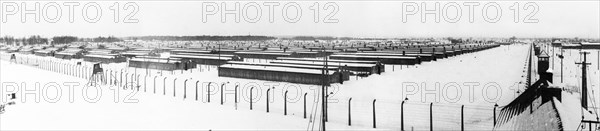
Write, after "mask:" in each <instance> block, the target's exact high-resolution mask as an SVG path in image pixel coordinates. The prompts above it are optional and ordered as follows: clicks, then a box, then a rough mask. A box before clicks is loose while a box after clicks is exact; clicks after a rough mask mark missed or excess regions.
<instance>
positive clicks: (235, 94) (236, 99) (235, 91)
mask: <svg viewBox="0 0 600 131" xmlns="http://www.w3.org/2000/svg"><path fill="white" fill-rule="evenodd" d="M238 86H239V85H235V90H234V97H235V98H234V99H235V100H234V102H235V104H237V103H238V98H237V96H238V95H237V89H238ZM236 109H237V105H236Z"/></svg>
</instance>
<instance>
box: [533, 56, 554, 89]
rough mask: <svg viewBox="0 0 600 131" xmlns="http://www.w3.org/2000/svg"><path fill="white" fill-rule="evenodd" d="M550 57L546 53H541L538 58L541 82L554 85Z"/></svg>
mask: <svg viewBox="0 0 600 131" xmlns="http://www.w3.org/2000/svg"><path fill="white" fill-rule="evenodd" d="M549 60H550V56H548V53H546V52H545V51H542V52H540V55H539V56H538V68H537V71H538V74H539V75H540V79H541V80H547V81H548V82H550V83H552V70H551V69H550V70H549V68H550V61H549Z"/></svg>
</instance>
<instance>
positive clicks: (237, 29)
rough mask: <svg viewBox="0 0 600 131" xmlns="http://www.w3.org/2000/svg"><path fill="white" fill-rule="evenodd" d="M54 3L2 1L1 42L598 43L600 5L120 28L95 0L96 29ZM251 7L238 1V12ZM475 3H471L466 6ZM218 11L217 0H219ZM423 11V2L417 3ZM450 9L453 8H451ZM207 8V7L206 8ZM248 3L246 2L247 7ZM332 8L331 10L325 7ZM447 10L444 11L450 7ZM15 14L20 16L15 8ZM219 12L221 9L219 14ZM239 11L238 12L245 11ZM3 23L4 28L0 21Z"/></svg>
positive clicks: (192, 13) (191, 12) (377, 8)
mask: <svg viewBox="0 0 600 131" xmlns="http://www.w3.org/2000/svg"><path fill="white" fill-rule="evenodd" d="M50 2H53V1H39V3H40V9H39V10H42V12H47V13H42V14H43V15H41V17H42V18H41V19H40V22H39V23H36V22H35V20H34V15H26V17H25V18H26V22H24V23H23V22H21V17H22V16H21V12H17V13H16V14H15V15H10V13H11V12H10V11H12V10H13V8H12V7H10V6H11V5H12V3H16V4H17V5H18V6H19V7H21V4H22V3H21V1H1V2H0V3H2V4H1V5H2V6H0V11H1V12H2V15H0V19H2V22H1V25H0V36H7V35H8V36H16V37H24V36H29V35H42V36H45V37H52V36H59V35H73V36H80V37H97V36H108V35H113V36H119V37H123V36H145V35H269V36H292V35H311V36H314V35H318V36H348V37H510V36H517V37H580V38H598V37H600V2H599V1H597V0H596V1H568V2H567V1H533V2H534V3H535V5H537V7H539V8H538V9H539V10H538V12H537V13H536V14H535V15H533V17H532V18H534V19H537V20H538V22H537V23H524V22H523V19H524V17H525V16H526V15H528V14H530V13H531V11H532V10H533V6H528V7H530V8H528V9H527V10H526V9H525V8H524V6H525V5H526V3H527V2H523V1H517V3H519V7H520V10H519V14H520V18H519V22H517V23H515V22H514V21H513V19H514V10H511V9H510V7H511V6H513V4H514V3H515V1H501V2H497V3H498V4H499V5H500V8H501V9H502V15H501V17H500V19H499V21H498V22H496V23H490V22H486V21H485V20H484V18H483V16H482V14H483V6H484V5H485V4H488V3H490V2H477V3H479V5H478V6H475V7H474V17H473V18H474V22H473V23H471V22H469V8H468V7H467V6H464V5H463V4H465V3H467V2H469V1H458V2H456V4H458V5H460V8H461V10H462V13H461V14H462V16H461V17H460V19H459V20H458V21H457V22H456V23H450V22H447V21H445V20H444V18H443V16H442V18H441V21H440V22H439V23H436V22H435V20H434V15H427V16H426V18H427V20H426V22H425V23H423V22H421V16H420V12H419V13H417V15H411V16H408V17H407V19H406V21H407V22H406V23H404V22H403V21H402V12H403V8H402V4H403V2H404V4H407V3H406V1H403V2H400V1H333V2H334V3H335V4H336V5H337V7H338V9H339V11H338V12H337V13H336V14H335V15H333V17H332V18H334V19H337V20H338V22H337V23H323V21H322V20H323V19H324V18H323V17H325V16H326V15H327V14H329V13H330V11H331V9H333V8H329V10H325V9H324V8H323V6H324V5H325V4H326V3H327V1H317V2H318V3H319V5H320V7H321V8H320V10H319V13H320V15H319V17H320V21H319V22H318V23H315V22H314V21H313V17H314V11H313V10H311V9H310V6H313V4H314V1H311V2H306V1H302V2H297V3H298V5H300V7H301V12H302V16H301V17H300V18H299V21H298V22H296V23H289V22H286V21H285V20H284V18H283V15H282V14H283V13H282V12H283V10H284V9H283V6H284V5H285V4H288V3H290V2H293V1H279V2H277V1H268V2H276V3H279V6H276V7H274V17H273V19H274V22H273V23H271V22H269V16H268V14H269V8H268V7H267V6H264V4H265V3H267V2H265V1H261V2H256V3H257V4H259V5H260V8H261V12H262V13H261V14H262V15H261V16H262V17H261V18H260V19H259V20H258V22H256V23H249V22H247V21H245V20H244V19H243V17H244V16H248V17H250V18H251V17H255V16H256V13H255V12H256V10H255V8H248V12H249V13H243V14H244V15H242V16H241V17H242V18H241V20H240V22H239V23H236V22H235V21H234V16H233V15H227V17H226V18H227V22H225V23H222V22H221V20H220V19H221V17H222V16H220V12H219V13H217V14H216V15H209V16H208V17H207V19H206V21H207V22H206V23H204V22H203V20H202V12H203V8H202V7H203V6H202V4H203V2H205V1H178V2H172V1H134V2H135V3H136V5H137V7H139V11H138V12H137V14H135V15H134V17H133V18H135V19H137V20H139V22H137V23H123V21H122V19H123V17H125V16H126V15H128V14H129V13H130V11H131V9H133V8H129V10H125V9H123V6H124V5H125V3H126V1H118V3H120V4H119V6H120V7H121V10H120V11H119V14H120V15H119V16H120V17H121V18H120V20H121V21H119V22H118V23H115V22H114V21H113V17H114V11H112V10H111V9H110V6H112V5H113V4H114V1H111V2H108V1H101V2H97V3H98V5H100V7H101V9H102V17H100V19H99V21H98V22H97V23H89V22H86V21H85V20H84V18H83V17H82V14H83V10H84V9H83V6H84V5H85V4H89V3H90V2H93V1H78V2H77V3H79V6H76V7H74V9H75V10H74V12H73V13H74V22H73V23H70V22H69V10H68V9H69V8H68V6H64V4H65V2H56V3H57V4H59V5H61V6H60V7H61V10H62V11H61V12H62V16H61V17H60V19H59V20H58V22H56V23H49V22H48V21H46V20H44V18H43V17H48V18H52V17H55V16H57V15H56V12H57V11H56V8H53V7H52V6H47V7H48V8H47V11H44V9H43V7H44V6H45V5H51V4H49V3H50ZM250 2H251V1H240V2H239V3H240V9H243V7H244V5H246V4H248V3H250ZM450 2H452V1H440V2H439V3H440V10H441V12H442V13H443V14H448V17H454V16H456V8H448V9H447V10H443V9H442V8H443V6H444V5H446V4H448V5H450V4H451V3H450ZM470 2H473V1H470ZM34 3H35V1H28V2H26V3H25V4H26V6H27V8H28V9H33V8H34V7H35V4H34ZM215 3H217V4H218V6H221V2H219V1H216V2H215ZM234 3H235V1H227V2H226V6H227V8H229V9H232V8H234V6H235V4H234ZM416 3H417V4H418V6H421V2H419V1H417V2H416ZM449 3H450V4H449ZM204 4H206V3H204ZM248 5H250V4H248ZM426 6H427V8H428V9H433V8H434V6H435V1H427V2H426ZM329 7H333V6H329ZM448 7H449V6H448ZM17 11H23V10H21V9H17ZM87 11H88V14H90V15H88V16H89V17H92V18H93V17H94V16H95V15H94V14H95V11H94V9H93V8H89V9H88V10H87ZM220 11H222V10H220ZM242 12H243V10H242ZM288 13H289V14H290V15H289V17H291V18H293V17H294V16H295V13H296V12H295V11H294V8H289V10H288ZM487 13H488V14H489V16H490V17H491V18H493V17H494V16H495V14H496V12H495V11H494V8H493V7H492V8H489V9H488V12H487ZM4 21H6V22H4Z"/></svg>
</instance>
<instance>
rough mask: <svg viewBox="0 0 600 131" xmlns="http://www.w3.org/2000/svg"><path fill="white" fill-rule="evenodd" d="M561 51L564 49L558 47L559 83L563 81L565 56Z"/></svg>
mask: <svg viewBox="0 0 600 131" xmlns="http://www.w3.org/2000/svg"><path fill="white" fill-rule="evenodd" d="M563 53H564V50H563V49H562V48H560V56H558V58H560V83H563V59H564V58H565V56H564V55H563Z"/></svg>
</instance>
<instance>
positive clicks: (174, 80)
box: [173, 78, 177, 97]
mask: <svg viewBox="0 0 600 131" xmlns="http://www.w3.org/2000/svg"><path fill="white" fill-rule="evenodd" d="M176 81H177V78H175V79H173V97H175V92H176V91H175V82H176Z"/></svg>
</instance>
